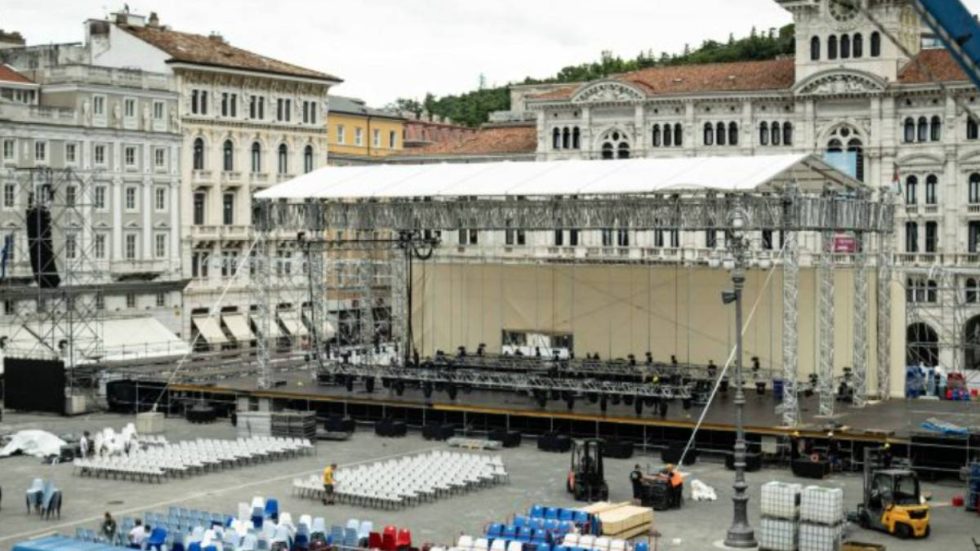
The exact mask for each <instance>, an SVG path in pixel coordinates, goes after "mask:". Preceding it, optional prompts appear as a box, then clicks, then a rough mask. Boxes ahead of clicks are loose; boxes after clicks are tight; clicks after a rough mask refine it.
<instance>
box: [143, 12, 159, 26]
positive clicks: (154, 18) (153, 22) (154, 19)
mask: <svg viewBox="0 0 980 551" xmlns="http://www.w3.org/2000/svg"><path fill="white" fill-rule="evenodd" d="M146 26H147V27H153V28H154V29H156V28H158V27H159V26H160V16H158V15H157V12H155V11H151V12H150V20H149V21H147V23H146Z"/></svg>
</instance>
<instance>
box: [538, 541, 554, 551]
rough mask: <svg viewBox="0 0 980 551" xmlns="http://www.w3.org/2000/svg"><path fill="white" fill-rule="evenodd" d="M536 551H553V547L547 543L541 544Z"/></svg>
mask: <svg viewBox="0 0 980 551" xmlns="http://www.w3.org/2000/svg"><path fill="white" fill-rule="evenodd" d="M534 551H551V546H550V545H548V544H547V543H539V544H537V545H536V546H535V547H534Z"/></svg>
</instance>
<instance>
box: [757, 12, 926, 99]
mask: <svg viewBox="0 0 980 551" xmlns="http://www.w3.org/2000/svg"><path fill="white" fill-rule="evenodd" d="M775 1H776V2H777V3H778V4H779V5H781V6H782V7H783V8H785V9H786V10H788V11H789V12H790V13H792V14H793V21H794V23H795V26H796V82H797V83H800V82H803V81H805V80H807V79H809V78H810V77H812V76H813V75H816V74H818V73H824V72H832V71H833V70H835V69H846V70H856V71H864V72H867V73H871V74H873V75H877V76H878V77H879V78H882V79H884V80H885V81H886V82H894V81H895V79H896V78H897V77H898V71H899V70H900V69H901V67H902V66H904V65H905V64H906V63H907V62H908V60H909V59H908V57H906V55H905V54H904V53H903V52H902V50H901V49H900V48H899V47H898V46H897V45H896V44H894V43H893V42H892V40H891V39H889V38H888V36H887V35H888V34H890V35H892V36H894V37H896V38H897V39H898V41H899V42H901V44H902V45H903V46H904V47H905V48H906V49H908V51H909V52H911V53H912V54H915V53H918V51H919V48H920V41H921V23H920V22H919V17H918V15H916V13H915V10H914V9H913V8H912V6H911V1H910V0H775ZM865 11H867V14H866V13H865ZM869 15H870V17H869ZM871 18H874V20H876V21H877V22H878V23H879V24H881V26H882V27H883V29H884V31H887V32H883V30H882V29H879V28H878V26H876V25H875V24H874V23H873V22H872V19H871Z"/></svg>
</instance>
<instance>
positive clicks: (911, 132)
mask: <svg viewBox="0 0 980 551" xmlns="http://www.w3.org/2000/svg"><path fill="white" fill-rule="evenodd" d="M914 141H915V121H914V120H912V117H909V118H907V119H905V143H912V142H914Z"/></svg>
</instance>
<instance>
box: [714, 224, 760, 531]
mask: <svg viewBox="0 0 980 551" xmlns="http://www.w3.org/2000/svg"><path fill="white" fill-rule="evenodd" d="M730 222H731V230H730V231H729V234H728V236H727V238H726V239H725V244H726V247H727V248H728V252H729V254H730V258H727V259H726V260H725V268H727V269H729V270H731V273H732V290H731V291H725V292H724V293H722V301H723V302H724V303H725V304H730V303H732V302H734V303H735V457H734V463H735V484H734V485H733V486H732V487H733V488H734V489H735V494H734V495H733V496H732V504H733V506H734V518H733V520H732V525H731V526H730V527H729V528H728V533H727V534H725V546H726V547H734V548H739V549H746V548H752V547H757V546H758V543H756V540H755V531H754V530H752V526H750V525H749V514H748V513H749V512H748V506H749V496H748V494H747V493H746V490H748V487H749V485H748V483H747V482H746V481H745V452H746V445H745V426H744V423H743V417H742V414H743V410H744V409H745V389H744V386H745V380H744V378H743V374H742V289H743V288H744V287H745V265H746V257H747V255H748V248H749V243H748V240H747V239H746V237H745V233H744V230H743V228H744V226H745V213H744V212H742V211H741V210H740V209H737V210H735V211H734V212H733V214H732V216H731V220H730Z"/></svg>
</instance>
